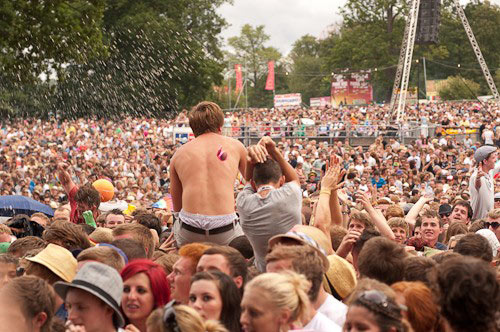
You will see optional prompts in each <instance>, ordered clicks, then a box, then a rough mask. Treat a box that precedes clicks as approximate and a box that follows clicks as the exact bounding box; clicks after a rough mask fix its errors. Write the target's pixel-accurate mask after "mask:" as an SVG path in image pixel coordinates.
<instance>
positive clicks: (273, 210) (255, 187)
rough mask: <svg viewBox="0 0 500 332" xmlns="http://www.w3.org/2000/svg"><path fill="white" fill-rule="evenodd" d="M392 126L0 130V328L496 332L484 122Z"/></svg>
mask: <svg viewBox="0 0 500 332" xmlns="http://www.w3.org/2000/svg"><path fill="white" fill-rule="evenodd" d="M391 118H392V114H391V112H390V109H389V107H388V106H383V105H381V106H377V105H373V106H363V107H343V108H340V109H339V108H335V109H333V108H308V109H305V108H299V109H287V110H279V109H252V110H242V111H240V112H228V113H224V112H223V111H222V110H221V109H220V107H219V106H218V105H216V104H214V103H211V102H202V103H200V104H198V105H197V106H196V107H194V108H193V109H192V110H190V111H189V112H188V111H184V112H181V113H180V114H179V115H178V116H177V117H176V118H175V119H171V120H165V119H148V120H142V119H135V118H126V119H123V120H121V121H120V122H118V121H112V120H100V119H91V120H89V119H79V120H74V121H69V120H68V121H60V120H55V119H54V120H33V119H29V120H11V121H8V122H4V123H3V125H2V129H1V131H0V139H1V141H2V142H1V143H2V144H1V147H0V149H1V151H0V193H1V195H2V196H6V195H22V196H26V197H28V198H32V199H34V200H36V201H39V202H42V203H44V204H46V205H48V206H50V207H51V208H52V209H53V214H50V215H48V214H44V213H42V212H35V211H31V212H30V213H27V214H24V213H13V215H12V216H9V217H8V218H4V219H5V220H4V221H2V223H0V303H1V306H0V332H2V331H9V332H10V331H20V332H23V331H35V332H38V331H41V332H50V331H66V332H84V331H86V332H111V331H121V332H123V331H128V332H147V331H148V332H152V331H168V332H191V331H193V332H198V331H199V332H205V331H208V332H211V331H214V332H216V331H217V332H218V331H220V332H225V331H229V332H240V331H244V332H284V331H311V332H312V331H317V332H329V331H374V332H375V331H393V332H406V331H415V332H428V331H434V332H448V331H455V332H458V331H472V332H474V331H478V332H479V331H481V332H482V331H500V180H499V174H500V164H499V161H498V152H497V148H498V147H499V146H500V109H499V107H498V106H497V105H494V104H489V105H487V104H481V103H476V102H453V103H433V104H425V105H418V106H413V107H408V108H407V110H406V113H405V114H404V116H403V117H402V121H401V123H398V124H397V125H396V124H394V123H393V122H391ZM410 128H418V135H417V137H415V138H414V139H412V140H404V139H402V138H403V137H404V136H405V133H406V132H407V131H408V130H409V129H410ZM179 129H181V132H182V133H183V134H182V135H181V136H176V132H177V131H178V130H179ZM184 129H189V132H190V133H191V132H192V136H189V134H186V131H185V130H184ZM392 131H397V132H398V134H395V135H393V134H391V132H392ZM401 133H402V134H401ZM346 136H363V137H371V138H372V142H373V143H371V145H369V146H365V147H363V146H351V145H350V144H349V139H345V138H346ZM248 137H252V138H255V142H256V143H255V144H249V145H248V146H245V145H244V144H243V142H245V143H246V142H248V140H245V138H248ZM325 138H328V139H325ZM408 142H411V143H410V144H408ZM102 179H105V180H106V181H109V182H110V183H111V184H112V195H111V196H112V197H110V196H109V192H105V191H103V189H102V188H101V187H99V186H98V185H96V183H97V182H96V181H97V180H102ZM2 196H0V199H1V198H2Z"/></svg>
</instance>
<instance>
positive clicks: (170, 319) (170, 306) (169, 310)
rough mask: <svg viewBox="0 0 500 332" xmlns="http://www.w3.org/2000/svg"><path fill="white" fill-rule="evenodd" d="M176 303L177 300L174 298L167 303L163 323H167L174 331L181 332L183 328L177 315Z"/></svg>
mask: <svg viewBox="0 0 500 332" xmlns="http://www.w3.org/2000/svg"><path fill="white" fill-rule="evenodd" d="M176 304H177V303H176V302H175V300H172V301H170V302H169V303H167V304H166V305H165V308H164V310H165V311H164V312H163V324H165V326H166V327H168V328H169V329H170V330H171V331H173V332H181V328H180V327H179V324H178V323H177V319H176V317H175V308H174V305H176Z"/></svg>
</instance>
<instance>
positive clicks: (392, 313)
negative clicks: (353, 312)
mask: <svg viewBox="0 0 500 332" xmlns="http://www.w3.org/2000/svg"><path fill="white" fill-rule="evenodd" d="M356 302H359V303H361V304H364V305H365V306H368V307H369V308H371V309H372V310H375V311H377V312H379V313H381V314H383V315H385V316H387V317H390V318H393V319H396V320H400V319H401V310H403V311H408V308H407V307H406V306H404V305H399V304H396V303H394V301H392V300H391V299H389V298H388V297H387V295H385V293H383V292H381V291H377V290H368V291H364V292H362V293H361V294H360V295H359V296H358V297H357V299H356Z"/></svg>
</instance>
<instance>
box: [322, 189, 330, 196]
mask: <svg viewBox="0 0 500 332" xmlns="http://www.w3.org/2000/svg"><path fill="white" fill-rule="evenodd" d="M319 194H320V195H321V194H327V195H331V194H332V191H331V190H329V189H321V191H320V192H319Z"/></svg>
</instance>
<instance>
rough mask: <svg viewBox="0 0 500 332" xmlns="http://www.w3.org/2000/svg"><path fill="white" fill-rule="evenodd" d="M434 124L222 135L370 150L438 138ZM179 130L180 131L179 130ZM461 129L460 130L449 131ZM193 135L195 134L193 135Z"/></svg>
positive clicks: (250, 129)
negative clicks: (388, 142)
mask: <svg viewBox="0 0 500 332" xmlns="http://www.w3.org/2000/svg"><path fill="white" fill-rule="evenodd" d="M436 127H437V126H435V125H431V126H427V125H421V124H417V123H410V124H409V125H407V126H404V127H400V128H398V126H397V125H368V126H367V125H350V124H347V125H344V124H340V123H336V124H332V125H290V126H281V125H257V126H231V127H223V128H222V134H223V135H225V136H229V137H233V138H235V139H238V140H239V141H241V142H242V143H243V144H244V145H245V146H249V145H252V144H256V143H257V142H258V141H259V140H260V139H261V138H262V137H263V136H266V135H267V136H270V137H271V138H272V139H274V140H275V141H279V140H281V139H282V138H285V139H290V140H292V141H294V140H296V139H305V138H307V139H309V140H315V141H317V142H328V144H329V145H331V144H333V143H334V142H335V141H343V142H346V141H347V142H349V145H351V146H360V145H361V146H363V147H368V146H370V145H371V144H373V142H374V141H375V139H376V138H377V137H378V136H383V137H385V138H387V139H390V138H394V139H395V140H397V141H399V142H400V143H402V144H412V143H414V142H415V141H416V140H417V139H418V138H419V137H420V135H424V137H429V138H434V137H436ZM175 129H177V130H174V132H173V134H174V138H176V139H178V138H179V136H178V134H179V133H181V135H182V137H186V138H188V134H187V131H188V130H189V131H190V129H189V127H187V128H186V127H180V128H179V127H177V128H175ZM179 129H180V130H179ZM447 129H452V130H453V129H458V128H453V127H450V128H447ZM190 135H192V134H190ZM453 136H455V137H456V138H457V140H459V141H463V140H464V139H465V134H461V133H458V134H453ZM469 136H470V137H471V138H472V141H473V142H476V141H477V140H480V137H479V134H478V133H472V134H469Z"/></svg>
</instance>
